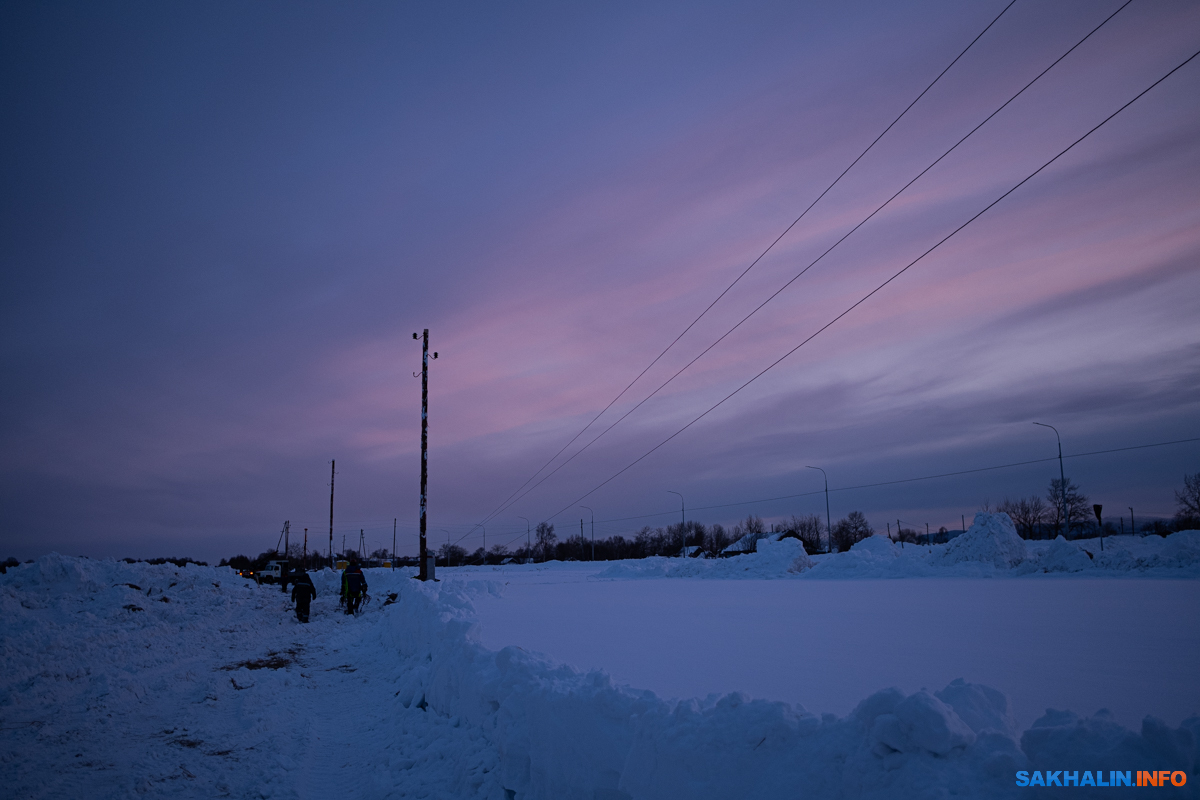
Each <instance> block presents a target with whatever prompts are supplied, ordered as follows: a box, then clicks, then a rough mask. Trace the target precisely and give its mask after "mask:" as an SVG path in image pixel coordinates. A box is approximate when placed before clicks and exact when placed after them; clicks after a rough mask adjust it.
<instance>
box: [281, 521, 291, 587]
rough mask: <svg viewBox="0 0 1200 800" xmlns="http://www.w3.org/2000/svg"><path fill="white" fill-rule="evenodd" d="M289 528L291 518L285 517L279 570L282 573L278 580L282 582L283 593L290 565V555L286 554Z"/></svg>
mask: <svg viewBox="0 0 1200 800" xmlns="http://www.w3.org/2000/svg"><path fill="white" fill-rule="evenodd" d="M291 529H292V522H291V520H286V519H285V520H284V521H283V568H282V570H281V571H282V572H283V574H282V575H280V576H279V582H280V583H282V584H283V591H284V593H286V592H287V585H288V567H289V566H290V564H289V563H288V562H289V561H291V556H290V555H289V554H288V534H289V533H290V532H291Z"/></svg>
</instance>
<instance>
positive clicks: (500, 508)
mask: <svg viewBox="0 0 1200 800" xmlns="http://www.w3.org/2000/svg"><path fill="white" fill-rule="evenodd" d="M1015 2H1016V0H1010V2H1009V3H1008V5H1006V6H1005V7H1004V8H1003V9H1002V10H1001V11H1000V13H999V14H997V15H996V17H995V19H993V20H992V21H991V22H989V23H988V24H987V26H986V27H985V28H984V29H983V30H982V31H980V32H979V34H978V35H977V36H976V37H975V38H974V39H972V40H971V43H970V44H968V45H967V46H966V47H965V48H963V51H962V52H961V53H959V54H958V55H957V56H955V57H954V60H953V61H951V62H950V63H949V64H948V65H947V66H946V68H945V69H943V70H942V71H941V72H939V73H938V75H937V77H936V78H934V79H933V80H932V81H931V82H930V83H929V85H928V86H926V87H925V88H924V89H923V90H922V91H921V93H920V94H919V95H917V96H916V98H915V99H914V100H913V101H912V102H911V103H909V104H908V105H907V106H905V108H904V110H903V111H901V112H900V114H899V115H898V116H897V117H896V118H895V119H894V120H892V121H891V122H890V123H889V124H888V126H887V127H886V128H884V129H883V132H882V133H880V134H879V135H878V136H876V137H875V139H874V140H873V141H872V142H871V143H870V144H869V145H867V147H866V149H865V150H863V151H862V152H861V153H859V154H858V156H857V157H856V158H855V159H854V160H853V161H851V162H850V165H849V166H848V167H846V168H845V169H844V170H842V172H841V174H839V175H838V176H837V177H836V178H834V180H833V182H832V183H830V184H829V185H828V186H826V187H825V190H824V191H822V192H821V193H820V194H819V195H817V198H816V199H815V200H813V201H812V202H811V203H809V205H808V207H807V208H805V209H804V211H802V212H801V213H800V216H798V217H796V219H794V220H793V221H792V223H791V224H790V225H788V226H787V227H786V228H784V230H783V233H781V234H779V236H777V237H776V238H775V240H774V241H773V242H771V244H770V245H768V246H767V248H766V249H765V250H763V251H762V253H760V254H759V256H758V258H756V259H754V260H753V261H752V262H750V265H749V266H748V267H746V268H745V269H744V270H742V272H741V274H739V275H738V276H737V277H736V278H734V279H733V282H732V283H730V284H729V285H728V286H726V287H725V288H724V289H723V290H722V291H721V293H720V294H718V295H717V297H716V299H714V300H713V301H712V302H711V303H709V304H708V306H707V307H705V309H704V310H703V311H701V312H700V314H699V315H698V316H697V317H696V318H695V319H693V320H692V321H691V322H690V323H688V325H687V327H685V328H684V329H683V330H682V331H681V332H680V333H679V335H678V336H676V337H675V338H674V339H672V340H671V343H670V344H668V345H667V346H666V347H665V348H663V350H662V352H661V353H659V354H658V355H657V356H655V357H654V360H653V361H651V362H650V363H649V364H647V365H646V367H645V369H643V370H642V371H641V372H639V373H638V374H637V377H635V378H634V379H633V380H632V381H630V382H629V385H627V386H626V387H625V388H624V389H622V390H621V391H620V392H619V393H618V394H617V396H616V397H614V398H613V399H612V400H610V401H609V403H608V405H606V406H605V407H604V408H602V409H601V410H600V413H599V414H597V415H596V416H595V417H593V418H592V420H591V421H590V422H588V424H586V425H584V426H583V428H582V429H581V430H580V431H579V433H577V434H575V435H574V436H572V437H571V440H570V441H568V442H567V443H566V444H564V445H563V446H562V448H560V449H559V451H558V452H557V453H555V454H554V455H553V456H551V457H550V460H549V461H547V462H546V463H545V464H543V465H542V466H541V467H539V468H538V469H537V471H536V472H534V473H533V474H532V475H530V476H529V478H528V479H527V480H526V481H525V482H524V483H522V484H521V485H520V486H518V487H517V488H516V490H515V491H514V492H513V493H512V494H510V495H509V496H508V497H507V498H505V499H504V500H503V501H501V503H500V506H498V507H497V508H496V509H495V510H494V511H492V513H490V514H488V515H487V516H486V517H485V518H484V519H483V520H481V521H480V522H479V523H478V524H479V525H484V524H486V523H487V522H488V520H491V519H493V518H494V517H495V516H496V515H497V514H499V513H501V512H502V511H503V510H504V509H505V508H507V507H508V505H511V503H510V501H513V498H514V497H515V496H516V495H517V493H519V492H520V491H521V490H522V489H524V488H525V487H526V486H528V485H529V482H530V481H532V480H533V479H534V478H536V477H537V476H538V475H539V474H540V473H541V472H542V470H544V469H546V467H548V466H550V465H551V464H552V463H554V461H555V459H557V458H558V457H559V456H560V455H562V454H563V453H564V452H565V451H566V449H567V448H568V447H570V446H571V445H572V444H574V443H575V441H576V440H577V439H579V437H580V436H582V435H583V434H584V433H585V432H586V431H587V430H588V428H590V427H592V425H594V424H596V421H597V420H599V419H600V417H602V416H604V414H605V413H606V412H607V411H608V410H609V409H610V408H612V407H613V404H615V403H616V402H617V401H618V400H620V399H621V398H622V397H624V396H625V393H626V392H628V391H629V390H630V389H631V388H633V385H634V384H635V383H637V382H638V381H639V380H641V378H642V376H643V375H645V374H646V373H647V372H649V371H650V369H651V367H653V366H654V365H655V364H657V363H658V362H659V360H660V359H662V357H663V356H665V355H666V354H667V352H668V351H670V350H671V348H673V347H674V346H675V345H676V344H677V343H678V342H679V340H680V339H682V338H683V337H684V335H685V334H687V332H688V331H690V330H691V329H692V328H693V327H694V326H695V325H696V323H698V322H699V321H700V320H701V319H702V318H703V317H704V316H705V315H706V314H708V312H709V311H711V310H712V308H713V306H715V305H716V304H717V303H719V302H720V301H721V298H723V297H724V296H725V295H726V294H728V293H729V291H730V290H731V289H733V287H734V286H736V285H737V284H738V282H739V281H741V279H742V278H744V277H746V275H747V273H749V272H750V270H752V269H754V267H755V266H756V265H757V264H758V262H760V261H762V259H763V258H765V257H766V255H767V254H768V253H770V252H771V250H773V249H774V248H775V245H777V244H779V242H780V241H781V240H782V239H783V237H784V236H787V235H788V233H789V232H791V230H792V228H794V227H796V225H797V224H798V223H799V222H800V220H802V219H804V217H805V215H806V214H808V212H809V211H811V210H812V209H813V207H814V206H815V205H816V204H817V203H819V202H821V199H822V198H824V197H825V195H827V194H828V193H829V192H830V190H831V189H833V187H834V186H837V184H838V182H840V181H841V180H842V178H844V177H845V176H846V173H848V172H849V171H850V170H851V169H853V168H854V165H855V164H857V163H858V162H859V161H861V160H862V159H863V157H864V156H866V154H867V153H869V152H870V151H871V149H872V148H874V147H875V145H876V144H878V143H879V140H880V139H882V138H883V137H884V136H885V135H886V134H887V132H888V131H890V130H891V129H892V128H893V127H895V125H896V123H898V122H899V121H900V120H901V119H902V118H903V117H904V115H905V114H907V113H908V112H909V110H910V109H911V108H912V107H913V106H915V105H916V104H917V102H918V101H919V100H920V99H921V98H922V97H924V96H925V95H926V93H928V92H929V90H930V89H932V88H933V86H934V84H936V83H937V82H938V81H939V80H941V79H942V76H944V75H945V74H946V73H947V72H949V71H950V68H951V67H953V66H954V65H955V64H957V63H958V61H959V59H961V58H962V57H963V56H964V55H966V54H967V51H968V50H970V49H971V48H972V47H974V45H975V43H976V42H978V41H979V40H980V39H981V38H982V37H983V35H984V34H985V33H987V32H988V30H990V29H991V27H992V26H993V25H995V24H996V22H998V21H999V19H1000V17H1002V16H1004V14H1005V12H1007V11H1008V9H1010V8H1012V6H1013V4H1014V3H1015ZM622 419H624V417H622ZM606 432H607V431H606ZM602 435H603V434H602ZM597 438H599V437H597ZM584 449H586V448H584ZM580 452H582V450H581V451H580ZM539 483H540V482H539ZM522 496H523V495H522ZM514 502H515V501H514Z"/></svg>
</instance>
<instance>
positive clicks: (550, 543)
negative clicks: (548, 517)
mask: <svg viewBox="0 0 1200 800" xmlns="http://www.w3.org/2000/svg"><path fill="white" fill-rule="evenodd" d="M534 536H536V537H537V551H538V552H539V553H541V555H542V561H549V560H550V559H551V558H553V557H554V545H555V543H556V542H558V536H556V535H555V533H554V526H553V525H547V524H546V523H545V522H539V523H538V526H537V530H536V531H535V532H534Z"/></svg>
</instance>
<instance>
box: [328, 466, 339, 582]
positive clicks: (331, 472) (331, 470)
mask: <svg viewBox="0 0 1200 800" xmlns="http://www.w3.org/2000/svg"><path fill="white" fill-rule="evenodd" d="M336 475H337V459H334V460H333V461H331V462H329V568H330V569H333V480H334V477H335V476H336Z"/></svg>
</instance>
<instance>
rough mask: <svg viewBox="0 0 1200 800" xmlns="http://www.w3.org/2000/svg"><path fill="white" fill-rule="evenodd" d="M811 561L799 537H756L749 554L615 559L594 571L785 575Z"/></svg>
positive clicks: (610, 574)
mask: <svg viewBox="0 0 1200 800" xmlns="http://www.w3.org/2000/svg"><path fill="white" fill-rule="evenodd" d="M814 563H815V562H814V561H813V560H812V559H811V558H809V556H808V554H807V553H806V552H805V551H804V545H803V544H801V543H800V540H799V539H794V538H787V539H780V540H778V541H776V540H775V539H773V538H771V537H767V538H764V539H759V540H758V542H757V543H756V549H755V551H754V552H753V553H746V554H744V555H740V556H731V557H729V558H662V557H661V556H655V557H652V558H644V559H640V560H637V561H618V562H616V563H614V564H613V565H612V566H610V567H607V568H606V569H604V570H602V571H600V572H599V573H597V574H596V578H597V579H600V580H625V579H629V578H725V579H736V578H745V579H763V578H786V577H792V576H795V575H797V574H799V573H802V572H805V571H806V570H809V569H811V568H812V567H813V565H814Z"/></svg>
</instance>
